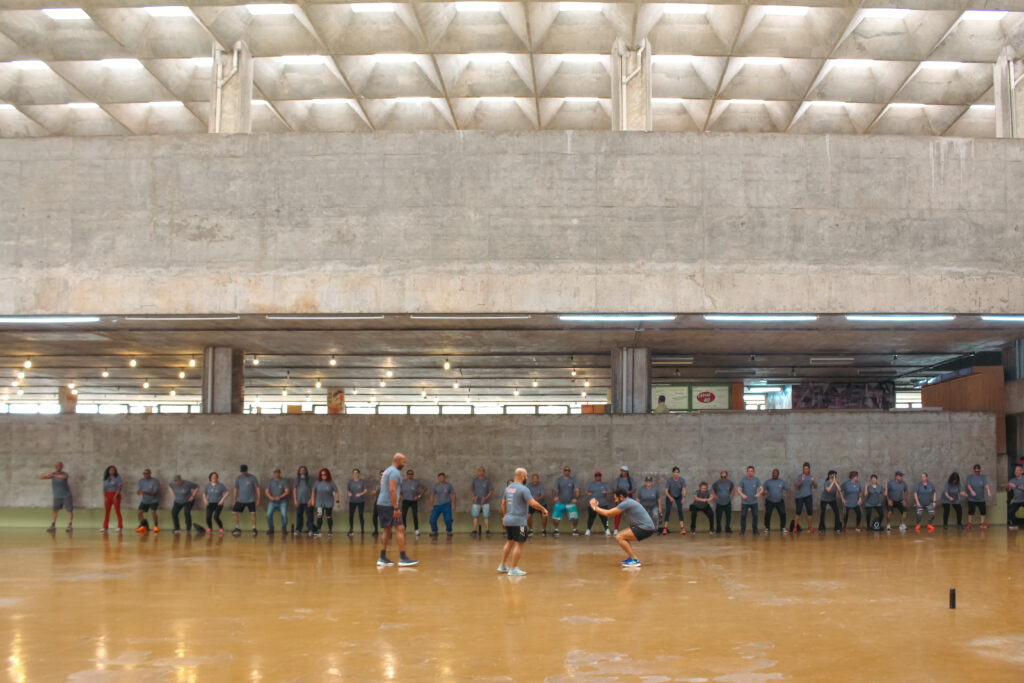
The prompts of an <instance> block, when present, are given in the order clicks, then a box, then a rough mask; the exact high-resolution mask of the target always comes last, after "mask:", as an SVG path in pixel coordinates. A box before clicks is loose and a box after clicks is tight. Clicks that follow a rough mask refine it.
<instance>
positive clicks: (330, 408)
mask: <svg viewBox="0 0 1024 683" xmlns="http://www.w3.org/2000/svg"><path fill="white" fill-rule="evenodd" d="M344 412H345V390H344V389H343V388H341V387H327V413H328V414H329V415H341V414H342V413H344Z"/></svg>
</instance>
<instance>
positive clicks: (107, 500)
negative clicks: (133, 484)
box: [103, 491, 124, 529]
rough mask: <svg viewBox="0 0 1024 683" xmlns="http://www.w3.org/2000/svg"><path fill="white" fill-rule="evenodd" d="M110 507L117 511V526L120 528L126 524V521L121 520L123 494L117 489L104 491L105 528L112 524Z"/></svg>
mask: <svg viewBox="0 0 1024 683" xmlns="http://www.w3.org/2000/svg"><path fill="white" fill-rule="evenodd" d="M110 508H114V512H116V513H117V527H118V528H119V529H120V528H121V527H123V526H124V522H123V521H122V520H121V494H120V493H117V492H116V491H104V492H103V511H104V514H103V528H104V529H106V528H107V526H108V525H109V524H110Z"/></svg>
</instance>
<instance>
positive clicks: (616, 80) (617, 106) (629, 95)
mask: <svg viewBox="0 0 1024 683" xmlns="http://www.w3.org/2000/svg"><path fill="white" fill-rule="evenodd" d="M612 128H613V130H648V131H649V130H651V129H652V128H653V119H652V118H651V50H650V45H649V44H648V43H647V41H646V40H641V41H640V44H639V45H637V46H635V47H632V46H627V45H626V43H625V41H623V40H622V39H621V38H619V39H618V40H616V41H615V45H614V47H613V48H612Z"/></svg>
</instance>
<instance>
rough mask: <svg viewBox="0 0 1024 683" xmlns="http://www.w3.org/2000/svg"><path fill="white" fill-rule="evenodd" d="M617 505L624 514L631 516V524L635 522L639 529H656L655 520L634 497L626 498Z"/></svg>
mask: <svg viewBox="0 0 1024 683" xmlns="http://www.w3.org/2000/svg"><path fill="white" fill-rule="evenodd" d="M615 507H617V508H618V509H620V510H622V512H623V514H625V515H626V516H627V517H629V524H630V526H632V525H634V524H635V525H636V526H637V528H639V529H646V530H647V531H654V520H652V519H651V516H650V515H649V514H647V510H644V506H643V505H641V504H640V503H638V502H636V501H635V500H633V499H632V498H624V499H623V500H622V502H621V503H619V504H618V505H616V506H615Z"/></svg>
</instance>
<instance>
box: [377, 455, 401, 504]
mask: <svg viewBox="0 0 1024 683" xmlns="http://www.w3.org/2000/svg"><path fill="white" fill-rule="evenodd" d="M391 482H395V486H396V490H395V495H396V496H397V495H398V490H397V487H399V486H401V485H402V473H401V472H399V471H398V468H397V467H395V466H394V465H391V466H390V467H388V468H387V469H386V470H384V474H382V475H381V478H380V493H378V494H377V505H384V506H386V507H391Z"/></svg>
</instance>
